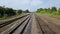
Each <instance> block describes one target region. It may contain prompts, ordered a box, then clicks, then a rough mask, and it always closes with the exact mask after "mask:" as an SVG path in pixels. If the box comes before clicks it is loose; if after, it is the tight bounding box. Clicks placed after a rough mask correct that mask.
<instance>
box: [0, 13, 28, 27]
mask: <svg viewBox="0 0 60 34" xmlns="http://www.w3.org/2000/svg"><path fill="white" fill-rule="evenodd" d="M27 15H29V14H27ZM27 15H24V16H21V17H19V18H16V19H13V20H10V21H6V22H4V23H1V24H0V28H2V27H4V26H6V25H9V24H11V23H12V22H14V21H16V20H18V19H21V18H23V17H25V16H27Z"/></svg>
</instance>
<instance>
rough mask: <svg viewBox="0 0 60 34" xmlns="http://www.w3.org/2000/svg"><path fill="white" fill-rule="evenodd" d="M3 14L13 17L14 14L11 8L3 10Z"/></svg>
mask: <svg viewBox="0 0 60 34" xmlns="http://www.w3.org/2000/svg"><path fill="white" fill-rule="evenodd" d="M5 13H6V14H7V15H10V16H11V15H15V12H14V10H13V9H12V8H5Z"/></svg>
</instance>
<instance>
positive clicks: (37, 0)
mask: <svg viewBox="0 0 60 34" xmlns="http://www.w3.org/2000/svg"><path fill="white" fill-rule="evenodd" d="M42 3H43V2H42V1H41V0H32V1H31V6H38V5H40V4H42Z"/></svg>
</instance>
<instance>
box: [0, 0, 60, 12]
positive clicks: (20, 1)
mask: <svg viewBox="0 0 60 34" xmlns="http://www.w3.org/2000/svg"><path fill="white" fill-rule="evenodd" d="M0 6H5V7H9V8H13V9H22V10H26V9H28V10H29V11H36V10H37V9H38V8H51V7H53V6H55V7H57V8H60V0H0Z"/></svg>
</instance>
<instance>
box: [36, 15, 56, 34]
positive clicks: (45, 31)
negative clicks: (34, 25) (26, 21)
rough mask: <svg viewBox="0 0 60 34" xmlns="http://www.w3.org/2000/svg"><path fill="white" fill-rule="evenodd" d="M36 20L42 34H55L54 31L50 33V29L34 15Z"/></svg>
mask: <svg viewBox="0 0 60 34" xmlns="http://www.w3.org/2000/svg"><path fill="white" fill-rule="evenodd" d="M36 20H37V22H38V25H39V26H40V29H41V31H42V34H56V33H55V32H54V31H52V29H51V28H49V26H48V25H47V24H46V23H45V22H44V21H43V20H42V19H41V18H40V17H39V16H37V15H36Z"/></svg>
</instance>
